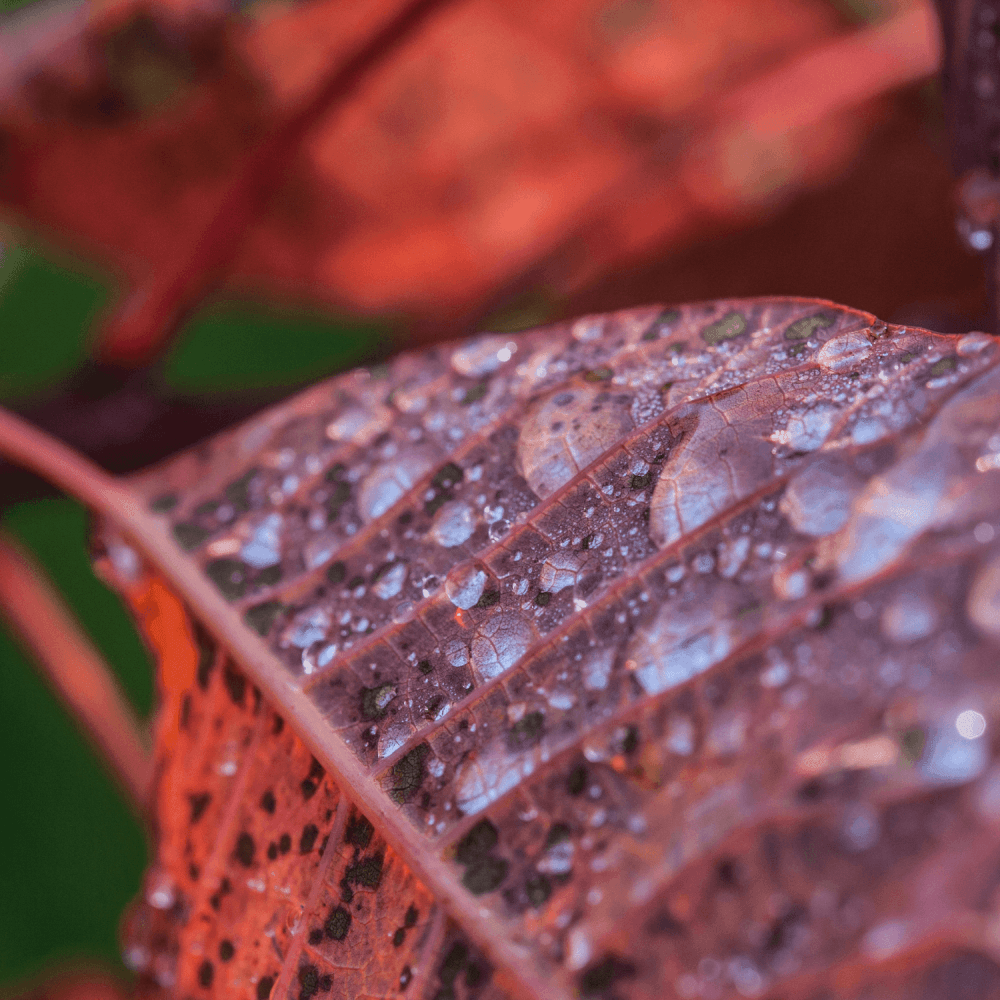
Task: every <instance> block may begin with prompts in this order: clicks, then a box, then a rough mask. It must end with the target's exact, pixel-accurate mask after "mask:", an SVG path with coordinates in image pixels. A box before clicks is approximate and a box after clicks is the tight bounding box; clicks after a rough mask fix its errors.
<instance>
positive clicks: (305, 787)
mask: <svg viewBox="0 0 1000 1000" xmlns="http://www.w3.org/2000/svg"><path fill="white" fill-rule="evenodd" d="M299 788H300V789H301V791H302V798H303V799H305V801H306V802H308V801H309V800H310V799H311V798H312V797H313V796H314V795H315V794H316V788H317V785H316V782H315V781H313V780H312V778H303V779H302V782H301V784H300V785H299Z"/></svg>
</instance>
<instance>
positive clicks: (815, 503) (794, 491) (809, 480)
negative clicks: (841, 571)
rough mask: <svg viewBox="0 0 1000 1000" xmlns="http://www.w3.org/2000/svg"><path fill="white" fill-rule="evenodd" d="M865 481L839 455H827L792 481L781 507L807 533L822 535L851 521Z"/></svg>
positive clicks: (798, 529) (796, 526)
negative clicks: (853, 505)
mask: <svg viewBox="0 0 1000 1000" xmlns="http://www.w3.org/2000/svg"><path fill="white" fill-rule="evenodd" d="M860 489H861V482H860V481H859V480H858V479H857V478H856V477H855V476H854V474H853V473H852V472H851V471H850V470H849V469H848V468H847V467H846V466H844V465H843V464H841V463H840V462H838V461H837V460H836V459H833V458H830V459H823V458H821V459H820V460H819V461H817V462H814V463H813V464H812V465H809V466H807V467H806V468H805V469H803V470H802V472H800V473H799V474H798V475H797V476H795V478H794V479H792V481H791V482H790V483H789V484H788V486H787V487H786V489H785V492H784V494H783V495H782V497H781V501H780V502H779V504H778V509H779V510H780V511H781V512H782V514H784V515H785V517H787V518H788V520H789V521H790V522H791V525H792V527H793V528H794V529H795V530H796V531H798V532H800V533H801V534H803V535H811V536H812V537H813V538H819V537H822V536H823V535H830V534H833V532H835V531H839V530H840V529H841V528H842V527H843V526H844V524H845V523H846V522H847V518H848V515H849V514H850V510H851V501H852V500H853V499H854V497H855V496H856V494H857V493H858V491H859V490H860Z"/></svg>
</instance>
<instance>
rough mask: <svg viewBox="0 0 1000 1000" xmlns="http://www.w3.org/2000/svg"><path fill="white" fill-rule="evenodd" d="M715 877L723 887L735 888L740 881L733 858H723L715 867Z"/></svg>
mask: <svg viewBox="0 0 1000 1000" xmlns="http://www.w3.org/2000/svg"><path fill="white" fill-rule="evenodd" d="M715 875H716V878H718V880H719V883H720V884H721V885H724V886H725V887H726V888H727V889H731V888H733V887H734V886H735V885H736V883H737V881H738V870H737V867H736V862H735V861H734V860H733V859H732V858H722V859H721V860H720V861H719V863H718V864H717V865H716V866H715Z"/></svg>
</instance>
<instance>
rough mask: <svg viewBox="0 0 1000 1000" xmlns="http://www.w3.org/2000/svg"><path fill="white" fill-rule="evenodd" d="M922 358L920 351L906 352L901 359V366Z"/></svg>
mask: <svg viewBox="0 0 1000 1000" xmlns="http://www.w3.org/2000/svg"><path fill="white" fill-rule="evenodd" d="M919 357H920V352H919V351H905V352H904V353H903V354H901V355H900V357H899V363H900V364H901V365H908V364H909V363H910V362H911V361H915V360H916V359H917V358H919Z"/></svg>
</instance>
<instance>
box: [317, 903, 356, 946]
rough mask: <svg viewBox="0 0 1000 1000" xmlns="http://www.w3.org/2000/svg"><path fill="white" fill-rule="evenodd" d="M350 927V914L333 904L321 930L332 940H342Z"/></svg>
mask: <svg viewBox="0 0 1000 1000" xmlns="http://www.w3.org/2000/svg"><path fill="white" fill-rule="evenodd" d="M350 929H351V914H350V913H349V912H348V911H347V910H345V909H344V907H342V906H335V907H334V908H333V909H332V910H331V911H330V915H329V916H328V917H327V918H326V923H325V924H324V925H323V930H324V931H326V936H327V937H328V938H330V939H331V940H332V941H343V940H344V938H345V937H347V932H348V931H349V930H350Z"/></svg>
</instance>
